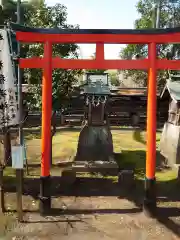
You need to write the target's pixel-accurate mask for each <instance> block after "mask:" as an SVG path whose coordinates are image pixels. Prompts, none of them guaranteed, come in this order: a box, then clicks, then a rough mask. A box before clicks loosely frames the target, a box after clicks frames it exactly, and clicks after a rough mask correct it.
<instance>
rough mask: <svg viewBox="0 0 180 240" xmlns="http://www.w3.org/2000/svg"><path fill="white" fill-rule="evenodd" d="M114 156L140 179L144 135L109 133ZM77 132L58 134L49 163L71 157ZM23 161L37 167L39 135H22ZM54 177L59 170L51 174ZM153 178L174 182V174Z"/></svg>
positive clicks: (9, 170) (32, 172)
mask: <svg viewBox="0 0 180 240" xmlns="http://www.w3.org/2000/svg"><path fill="white" fill-rule="evenodd" d="M112 135H113V144H114V152H115V153H121V154H120V155H119V157H118V161H119V163H120V165H125V166H126V165H127V166H128V165H133V166H135V169H136V172H137V174H136V176H137V178H139V179H141V178H144V172H145V159H146V133H145V132H139V131H130V130H127V131H126V130H123V131H122V130H119V129H117V130H112ZM160 136H161V135H160V133H157V134H156V143H157V150H158V148H159V143H160ZM78 137H79V131H78V130H77V131H76V130H74V129H72V131H67V130H61V131H60V132H58V133H57V134H56V135H55V136H54V138H53V143H52V157H53V163H54V164H56V163H57V162H60V161H64V160H68V159H70V158H71V156H73V155H75V153H76V149H77V142H78ZM25 138H26V150H27V159H28V163H29V164H40V160H41V139H40V134H39V133H29V134H27V133H26V135H25ZM159 159H160V154H159V153H158V151H157V165H158V164H159V161H160V160H159ZM29 170H30V175H31V176H39V175H40V167H36V168H33V167H30V168H29ZM53 171H55V174H56V173H58V172H59V169H55V170H53ZM5 175H14V170H13V169H12V168H7V169H6V170H5ZM156 177H157V179H158V180H159V181H168V180H172V179H175V178H176V171H174V170H166V171H163V172H157V173H156Z"/></svg>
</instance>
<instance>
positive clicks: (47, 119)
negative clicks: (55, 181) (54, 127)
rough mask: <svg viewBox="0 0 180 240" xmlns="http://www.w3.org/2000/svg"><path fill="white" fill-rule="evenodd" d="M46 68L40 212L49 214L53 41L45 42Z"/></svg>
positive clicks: (43, 96)
mask: <svg viewBox="0 0 180 240" xmlns="http://www.w3.org/2000/svg"><path fill="white" fill-rule="evenodd" d="M43 61H44V68H43V79H42V143H41V152H42V156H41V177H40V205H39V209H40V213H41V215H44V214H47V213H48V212H49V211H50V209H51V182H50V180H51V179H50V157H51V156H50V154H51V115H52V43H50V42H45V44H44V58H43Z"/></svg>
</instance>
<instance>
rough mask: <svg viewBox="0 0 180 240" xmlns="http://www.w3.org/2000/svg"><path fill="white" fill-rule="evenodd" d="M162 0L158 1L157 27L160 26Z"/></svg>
mask: <svg viewBox="0 0 180 240" xmlns="http://www.w3.org/2000/svg"><path fill="white" fill-rule="evenodd" d="M160 16H161V0H158V2H157V3H156V28H160Z"/></svg>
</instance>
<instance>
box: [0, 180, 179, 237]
mask: <svg viewBox="0 0 180 240" xmlns="http://www.w3.org/2000/svg"><path fill="white" fill-rule="evenodd" d="M33 181H34V183H33ZM37 181H38V179H34V180H32V179H31V180H30V182H28V181H27V182H26V181H25V189H24V204H23V206H24V209H28V212H26V210H25V213H24V221H25V222H24V223H17V221H16V220H15V216H16V214H15V213H13V209H14V208H15V207H16V206H15V202H16V195H15V194H14V193H13V189H9V193H7V194H6V199H8V204H6V209H7V210H8V211H9V213H7V216H1V222H2V221H3V219H5V218H6V219H5V220H4V221H7V225H6V227H4V229H2V230H1V233H2V234H1V236H2V237H1V238H2V239H14V240H15V239H28V240H29V239H44V240H45V239H55V240H56V239H63V240H66V239H70V240H71V239H73V240H74V239H75V240H76V239H87V240H89V239H94V240H96V239H97V240H98V239H100V238H103V239H107V240H108V239H122V238H123V239H125V238H126V239H133V240H136V239H137V240H141V239H142V240H148V239H163V240H166V239H167V240H171V239H172V240H175V239H180V211H179V207H180V203H179V200H178V195H179V194H177V191H175V188H174V189H172V190H171V191H170V192H169V190H168V192H167V191H166V186H158V187H160V191H159V192H158V214H157V218H155V219H150V218H148V217H146V216H145V215H144V214H143V212H142V208H141V206H142V205H141V203H142V200H143V185H142V182H141V181H139V182H136V186H134V188H133V189H125V188H123V186H120V185H119V184H118V183H117V182H116V181H114V179H102V178H101V179H97V178H91V179H90V178H79V179H78V181H77V182H76V184H75V185H73V186H71V187H68V188H65V186H64V187H63V186H62V185H61V183H60V182H59V178H57V179H54V180H53V181H54V182H53V186H55V184H56V186H57V187H56V189H55V190H54V191H53V192H52V196H53V199H52V213H51V216H46V217H41V216H40V215H39V213H38V187H39V186H38V182H37ZM58 182H59V184H58ZM173 184H174V183H173ZM30 186H31V187H30ZM173 186H174V185H173ZM29 187H30V188H31V189H30V188H29ZM176 187H177V186H176ZM168 189H169V186H168ZM10 192H11V193H10ZM30 193H33V194H30ZM4 226H5V225H4Z"/></svg>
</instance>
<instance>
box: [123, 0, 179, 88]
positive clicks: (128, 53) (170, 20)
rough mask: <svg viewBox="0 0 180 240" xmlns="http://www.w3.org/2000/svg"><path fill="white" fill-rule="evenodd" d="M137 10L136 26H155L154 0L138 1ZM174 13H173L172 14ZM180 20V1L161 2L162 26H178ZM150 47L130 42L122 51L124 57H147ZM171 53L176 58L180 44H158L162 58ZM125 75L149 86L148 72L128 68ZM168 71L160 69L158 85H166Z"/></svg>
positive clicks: (139, 27)
mask: <svg viewBox="0 0 180 240" xmlns="http://www.w3.org/2000/svg"><path fill="white" fill-rule="evenodd" d="M136 8H137V12H138V13H139V15H140V18H139V19H137V20H136V21H135V28H136V29H141V28H152V27H153V1H152V0H140V1H139V2H138V3H137V6H136ZM172 13H173V15H172ZM179 22H180V2H178V3H177V4H176V5H174V4H173V3H170V2H169V1H168V0H164V1H163V3H162V4H161V13H160V28H166V27H172V24H173V25H174V26H178V25H179ZM147 52H148V48H147V45H143V44H142V45H132V44H129V45H128V46H126V47H125V48H124V49H122V51H121V52H120V57H121V58H122V59H132V58H145V57H147ZM167 53H170V54H168V55H169V58H171V59H174V58H175V57H177V56H178V55H179V54H180V45H179V44H176V45H170V44H169V45H167V44H166V45H165V44H161V45H158V54H159V57H160V58H164V57H166V56H167ZM124 74H125V76H126V77H127V76H130V77H131V78H132V79H133V80H134V81H135V82H136V83H140V84H142V85H143V86H147V72H145V71H137V70H128V71H124ZM167 76H168V72H167V71H159V74H158V87H162V86H164V83H165V81H166V79H167Z"/></svg>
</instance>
